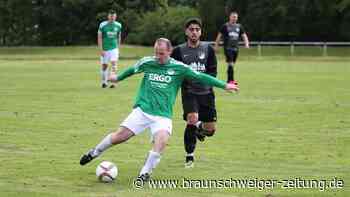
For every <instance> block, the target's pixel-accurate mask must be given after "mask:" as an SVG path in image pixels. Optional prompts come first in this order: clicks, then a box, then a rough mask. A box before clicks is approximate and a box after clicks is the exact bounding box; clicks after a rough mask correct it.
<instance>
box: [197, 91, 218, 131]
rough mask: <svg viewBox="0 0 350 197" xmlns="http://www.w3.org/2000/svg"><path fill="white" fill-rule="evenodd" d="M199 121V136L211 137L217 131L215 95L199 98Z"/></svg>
mask: <svg viewBox="0 0 350 197" xmlns="http://www.w3.org/2000/svg"><path fill="white" fill-rule="evenodd" d="M199 103H200V105H199V106H200V107H199V121H198V122H197V123H196V126H197V132H198V133H199V135H202V136H208V137H211V136H213V135H214V133H215V131H216V119H217V115H216V107H215V95H214V94H208V95H203V96H200V97H199Z"/></svg>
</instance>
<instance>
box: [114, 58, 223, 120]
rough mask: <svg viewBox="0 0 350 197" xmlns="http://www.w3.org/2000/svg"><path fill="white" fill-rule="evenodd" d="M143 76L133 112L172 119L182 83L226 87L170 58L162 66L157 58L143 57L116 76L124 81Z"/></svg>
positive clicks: (221, 82)
mask: <svg viewBox="0 0 350 197" xmlns="http://www.w3.org/2000/svg"><path fill="white" fill-rule="evenodd" d="M136 73H144V76H143V79H142V82H141V86H140V88H139V92H138V95H137V97H136V101H135V105H134V108H136V107H140V108H141V109H142V111H144V112H145V113H148V114H151V115H156V116H162V117H167V118H171V117H172V114H173V105H174V103H175V99H176V95H177V92H178V90H179V87H181V84H182V81H183V80H184V79H187V80H192V79H193V80H197V81H199V82H201V83H204V84H207V85H210V86H216V87H219V88H223V89H224V88H225V86H226V83H225V82H224V81H220V80H218V79H216V78H214V77H212V76H210V75H207V74H204V73H200V72H197V71H195V70H192V69H191V68H190V67H189V66H188V65H186V64H184V63H182V62H179V61H176V60H175V59H173V58H170V59H169V60H168V61H167V63H166V64H159V63H158V61H157V59H156V58H155V57H144V58H142V59H141V60H139V61H138V62H137V63H136V64H135V65H134V66H132V67H129V68H128V69H126V70H125V71H123V72H122V73H120V74H119V75H118V76H117V80H118V81H121V80H123V79H125V78H127V77H129V76H131V75H133V74H136Z"/></svg>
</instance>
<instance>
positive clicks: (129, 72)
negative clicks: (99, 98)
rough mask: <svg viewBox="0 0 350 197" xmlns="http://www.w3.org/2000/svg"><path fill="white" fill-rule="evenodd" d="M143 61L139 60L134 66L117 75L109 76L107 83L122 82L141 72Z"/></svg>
mask: <svg viewBox="0 0 350 197" xmlns="http://www.w3.org/2000/svg"><path fill="white" fill-rule="evenodd" d="M143 63H144V61H143V59H141V60H139V61H138V62H137V63H136V64H135V65H133V66H130V67H129V68H127V69H125V70H123V71H122V72H120V73H119V74H118V75H115V74H114V75H110V76H109V78H108V81H111V82H119V81H122V80H124V79H126V78H128V77H130V76H132V75H134V74H137V73H141V72H143Z"/></svg>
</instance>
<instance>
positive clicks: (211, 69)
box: [206, 46, 218, 77]
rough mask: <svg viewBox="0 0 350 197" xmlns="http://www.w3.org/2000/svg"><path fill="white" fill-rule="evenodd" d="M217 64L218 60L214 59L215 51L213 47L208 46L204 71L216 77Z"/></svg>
mask: <svg viewBox="0 0 350 197" xmlns="http://www.w3.org/2000/svg"><path fill="white" fill-rule="evenodd" d="M217 64H218V62H217V59H216V55H215V51H214V49H213V47H211V46H209V48H208V59H207V68H206V73H207V74H209V75H211V76H213V77H216V75H217V74H218V71H217Z"/></svg>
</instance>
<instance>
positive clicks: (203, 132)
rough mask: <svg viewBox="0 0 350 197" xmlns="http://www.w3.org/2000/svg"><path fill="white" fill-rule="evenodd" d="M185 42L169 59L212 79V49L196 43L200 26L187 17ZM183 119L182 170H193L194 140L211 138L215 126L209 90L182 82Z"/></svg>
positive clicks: (211, 96) (213, 58) (214, 65)
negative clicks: (184, 123)
mask: <svg viewBox="0 0 350 197" xmlns="http://www.w3.org/2000/svg"><path fill="white" fill-rule="evenodd" d="M185 34H186V36H187V42H185V43H183V44H181V45H179V46H177V47H176V48H175V49H174V50H173V53H172V55H171V56H172V57H173V58H174V59H176V60H178V61H181V62H184V63H185V64H188V65H190V66H191V67H192V68H193V69H194V70H196V71H198V72H203V73H207V74H209V75H211V76H214V77H216V74H217V60H216V56H215V51H214V49H213V48H212V47H211V46H210V45H209V44H206V43H204V42H201V41H200V36H201V34H202V23H201V21H200V20H199V19H197V18H191V19H189V20H188V21H187V22H186V23H185ZM181 95H182V108H183V118H184V120H185V121H187V125H186V129H185V134H184V144H185V150H186V153H187V155H186V162H185V167H186V168H190V167H193V164H194V163H193V162H194V150H195V148H196V143H197V139H198V140H200V141H204V138H205V137H206V136H212V135H213V134H214V132H215V129H216V128H215V127H216V109H215V95H214V91H213V89H212V88H211V87H209V86H206V85H203V84H201V83H199V82H197V81H189V80H185V81H184V82H183V83H182V87H181Z"/></svg>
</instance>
